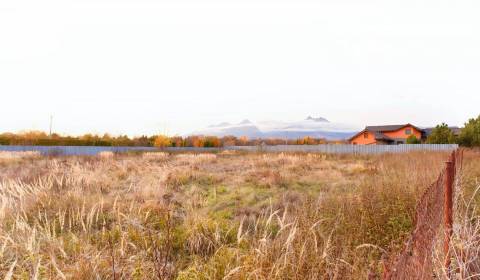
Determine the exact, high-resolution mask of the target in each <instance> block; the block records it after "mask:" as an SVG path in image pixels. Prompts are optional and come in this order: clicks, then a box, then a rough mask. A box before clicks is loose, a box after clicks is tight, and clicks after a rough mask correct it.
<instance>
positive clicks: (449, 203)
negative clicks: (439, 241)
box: [443, 153, 455, 275]
mask: <svg viewBox="0 0 480 280" xmlns="http://www.w3.org/2000/svg"><path fill="white" fill-rule="evenodd" d="M454 162H455V153H452V155H451V157H450V158H449V160H448V161H447V162H445V182H444V183H445V185H444V195H445V201H444V223H445V240H444V243H443V250H444V252H445V270H446V272H447V274H448V275H449V274H450V273H449V271H450V263H451V253H450V239H451V236H452V232H453V180H454V178H453V177H454V174H455V170H454V166H455V164H454Z"/></svg>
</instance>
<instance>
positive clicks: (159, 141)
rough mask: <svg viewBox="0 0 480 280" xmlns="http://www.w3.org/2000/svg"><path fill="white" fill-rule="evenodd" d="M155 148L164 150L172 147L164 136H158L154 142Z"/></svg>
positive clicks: (170, 142) (168, 139)
mask: <svg viewBox="0 0 480 280" xmlns="http://www.w3.org/2000/svg"><path fill="white" fill-rule="evenodd" d="M154 146H155V147H159V148H164V147H170V146H172V141H170V138H168V137H167V136H165V135H158V136H157V137H156V138H155V142H154Z"/></svg>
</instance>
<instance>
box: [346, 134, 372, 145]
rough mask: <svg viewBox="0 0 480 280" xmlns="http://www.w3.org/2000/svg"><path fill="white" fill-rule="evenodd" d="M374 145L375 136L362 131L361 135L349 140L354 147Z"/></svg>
mask: <svg viewBox="0 0 480 280" xmlns="http://www.w3.org/2000/svg"><path fill="white" fill-rule="evenodd" d="M365 133H367V135H368V137H367V138H365ZM376 143H377V141H376V140H375V135H374V134H373V133H371V132H368V131H364V132H363V133H361V134H359V135H357V137H355V138H353V139H352V140H350V144H355V145H371V144H376Z"/></svg>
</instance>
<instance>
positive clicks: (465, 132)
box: [459, 115, 480, 147]
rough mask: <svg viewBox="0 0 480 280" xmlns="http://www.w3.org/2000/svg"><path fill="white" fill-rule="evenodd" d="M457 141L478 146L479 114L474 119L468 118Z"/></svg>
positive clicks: (479, 138) (479, 134)
mask: <svg viewBox="0 0 480 280" xmlns="http://www.w3.org/2000/svg"><path fill="white" fill-rule="evenodd" d="M459 142H460V144H461V145H463V146H467V147H474V146H480V115H479V116H478V117H477V118H476V119H470V120H468V122H467V123H465V127H464V128H463V129H462V132H461V133H460V136H459Z"/></svg>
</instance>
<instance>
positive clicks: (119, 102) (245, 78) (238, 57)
mask: <svg viewBox="0 0 480 280" xmlns="http://www.w3.org/2000/svg"><path fill="white" fill-rule="evenodd" d="M479 15H480V2H479V1H458V0H457V1H439V0H431V1H419V0H403V1H386V0H381V1H360V0H352V1H345V0H331V1H302V0H275V1H273V0H272V1H268V0H242V1H236V0H221V1H203V0H195V1H184V0H172V1H153V0H152V1H148V0H83V1H80V0H58V1H52V0H42V1H38V0H31V1H28V0H0V104H1V106H0V132H1V131H19V130H25V129H40V130H48V123H49V116H50V115H53V116H54V130H55V131H58V132H61V133H69V134H79V133H84V132H96V133H103V132H107V131H108V132H111V133H114V134H118V133H126V134H129V135H138V134H141V133H148V134H152V133H158V132H168V133H170V134H175V133H186V132H189V131H192V130H196V129H199V128H202V127H205V126H207V125H209V124H212V123H218V122H222V121H228V122H238V121H241V120H242V119H245V118H248V119H251V120H254V121H261V120H299V119H304V118H305V117H306V116H308V115H313V116H322V117H326V118H328V119H330V120H332V121H335V122H342V123H349V124H356V125H360V126H363V125H367V124H370V125H373V124H390V123H405V122H412V123H414V124H417V125H419V126H425V125H433V124H436V123H438V122H442V121H444V122H448V123H449V124H451V125H461V124H462V123H463V122H464V121H466V120H467V119H468V118H470V117H474V116H477V115H478V114H479V113H480V106H479V105H480V36H479V34H480V33H479V32H480V16H479Z"/></svg>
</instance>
